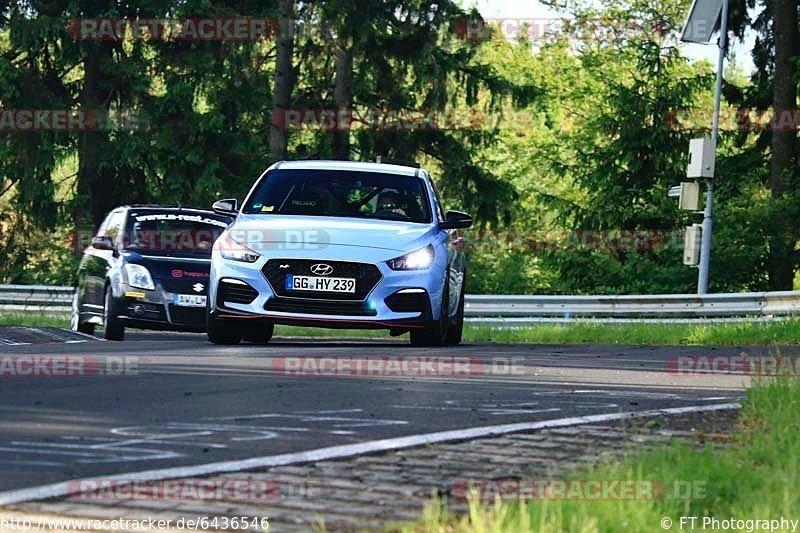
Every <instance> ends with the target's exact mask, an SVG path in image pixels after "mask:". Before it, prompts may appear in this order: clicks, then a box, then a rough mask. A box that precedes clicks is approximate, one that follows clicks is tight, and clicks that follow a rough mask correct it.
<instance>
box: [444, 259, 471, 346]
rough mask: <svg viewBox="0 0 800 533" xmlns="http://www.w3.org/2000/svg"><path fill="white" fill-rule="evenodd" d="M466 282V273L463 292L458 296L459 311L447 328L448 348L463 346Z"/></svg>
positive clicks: (446, 339) (446, 341) (446, 340)
mask: <svg viewBox="0 0 800 533" xmlns="http://www.w3.org/2000/svg"><path fill="white" fill-rule="evenodd" d="M466 281H467V280H466V273H465V277H464V281H462V282H461V290H460V291H459V294H458V298H459V302H458V311H456V316H455V318H454V319H453V321H452V322H450V324H449V326H448V327H447V337H446V338H445V340H444V343H445V344H447V345H448V346H456V345H458V344H461V337H463V335H464V294H465V287H466V285H467V283H466Z"/></svg>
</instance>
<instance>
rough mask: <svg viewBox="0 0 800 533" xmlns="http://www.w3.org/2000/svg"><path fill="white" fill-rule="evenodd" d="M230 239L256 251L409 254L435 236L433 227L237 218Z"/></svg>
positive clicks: (301, 218) (302, 218)
mask: <svg viewBox="0 0 800 533" xmlns="http://www.w3.org/2000/svg"><path fill="white" fill-rule="evenodd" d="M228 231H229V232H230V235H231V237H232V238H233V239H234V240H236V241H238V242H241V243H242V244H245V245H249V246H251V247H253V248H254V249H256V247H257V243H258V242H259V241H260V242H264V243H280V244H300V243H308V244H319V245H322V246H357V247H360V248H377V249H380V250H395V251H399V252H406V251H411V250H413V249H414V247H415V246H419V247H422V246H425V245H426V244H427V243H428V241H429V240H430V237H432V236H433V235H434V234H435V233H436V227H435V226H434V225H433V224H415V223H411V222H396V221H392V220H365V219H357V218H334V217H312V216H297V215H240V216H239V217H238V218H237V219H236V222H235V223H234V224H233V226H231V227H230V228H229V230H228Z"/></svg>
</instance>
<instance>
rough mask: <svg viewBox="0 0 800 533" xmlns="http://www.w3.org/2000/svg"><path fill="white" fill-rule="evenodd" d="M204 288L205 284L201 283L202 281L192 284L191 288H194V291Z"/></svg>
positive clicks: (200, 290)
mask: <svg viewBox="0 0 800 533" xmlns="http://www.w3.org/2000/svg"><path fill="white" fill-rule="evenodd" d="M205 288H206V286H205V285H203V284H202V283H195V284H194V285H192V289H193V290H194V292H203V290H204V289H205Z"/></svg>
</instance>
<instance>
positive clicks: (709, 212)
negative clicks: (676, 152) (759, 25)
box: [697, 0, 729, 294]
mask: <svg viewBox="0 0 800 533" xmlns="http://www.w3.org/2000/svg"><path fill="white" fill-rule="evenodd" d="M728 2H729V0H722V21H721V22H720V28H719V43H718V44H719V57H718V59H717V88H716V91H715V92H714V124H713V126H712V127H711V139H712V140H713V141H714V162H715V164H714V168H716V158H717V153H716V150H717V140H718V139H719V108H720V100H721V98H722V71H723V68H724V65H725V48H726V47H727V44H728ZM706 187H707V189H706V190H707V194H706V209H705V212H704V214H703V215H704V216H703V235H702V242H701V246H700V271H699V273H698V276H697V294H706V293H707V292H708V271H709V267H710V265H711V232H712V231H713V228H714V218H713V215H714V179H713V178H709V179H708V180H707V181H706Z"/></svg>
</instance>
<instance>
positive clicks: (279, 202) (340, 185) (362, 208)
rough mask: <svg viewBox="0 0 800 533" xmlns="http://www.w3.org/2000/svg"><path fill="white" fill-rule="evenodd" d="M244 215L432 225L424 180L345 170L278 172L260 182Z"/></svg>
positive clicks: (246, 205) (268, 175)
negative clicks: (336, 218)
mask: <svg viewBox="0 0 800 533" xmlns="http://www.w3.org/2000/svg"><path fill="white" fill-rule="evenodd" d="M242 211H243V212H244V213H247V214H256V213H258V214H271V215H275V214H279V215H308V216H327V217H355V218H374V219H380V220H398V221H403V222H417V223H429V222H430V221H431V215H430V206H429V202H428V197H427V194H426V189H425V183H424V182H423V180H422V179H420V178H418V177H415V176H400V175H396V174H381V173H373V172H353V171H346V170H280V169H279V170H273V171H271V172H269V173H268V174H267V176H266V177H265V178H264V179H263V180H261V181H260V182H259V184H258V186H257V187H256V190H255V191H254V192H253V194H252V195H250V198H249V199H248V201H247V203H246V204H245V206H244V208H243V210H242Z"/></svg>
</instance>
